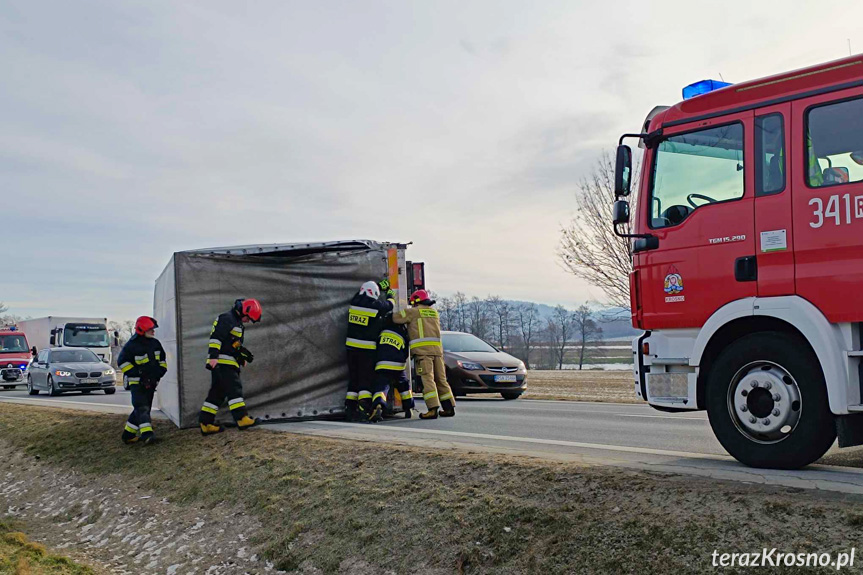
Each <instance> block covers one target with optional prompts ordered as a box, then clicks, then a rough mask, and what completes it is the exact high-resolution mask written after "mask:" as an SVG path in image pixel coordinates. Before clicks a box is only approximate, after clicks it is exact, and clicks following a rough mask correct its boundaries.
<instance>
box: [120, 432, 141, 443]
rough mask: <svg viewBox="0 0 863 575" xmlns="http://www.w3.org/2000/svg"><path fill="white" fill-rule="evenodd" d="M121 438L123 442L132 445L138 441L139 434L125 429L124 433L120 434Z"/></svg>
mask: <svg viewBox="0 0 863 575" xmlns="http://www.w3.org/2000/svg"><path fill="white" fill-rule="evenodd" d="M120 439H122V440H123V443H125V444H126V445H131V444H133V443H135V442H136V441H138V436H137V435H136V434H135V433H133V432H131V431H129V430H128V429H124V430H123V435H121V436H120Z"/></svg>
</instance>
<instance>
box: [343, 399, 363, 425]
mask: <svg viewBox="0 0 863 575" xmlns="http://www.w3.org/2000/svg"><path fill="white" fill-rule="evenodd" d="M345 420H346V421H351V422H353V421H359V420H360V414H359V413H358V412H357V402H356V401H348V402H347V403H346V405H345Z"/></svg>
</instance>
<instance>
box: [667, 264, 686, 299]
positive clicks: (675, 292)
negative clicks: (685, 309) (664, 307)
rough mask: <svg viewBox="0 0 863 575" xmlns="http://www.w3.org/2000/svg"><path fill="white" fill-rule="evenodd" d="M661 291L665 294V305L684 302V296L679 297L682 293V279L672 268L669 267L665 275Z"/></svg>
mask: <svg viewBox="0 0 863 575" xmlns="http://www.w3.org/2000/svg"><path fill="white" fill-rule="evenodd" d="M663 291H665V293H666V294H667V295H666V296H665V303H673V302H679V301H684V298H685V296H683V295H681V294H682V293H683V277H682V276H681V275H680V272H679V271H678V270H677V268H676V267H674V266H671V267H669V268H668V270H667V271H666V273H665V284H664V286H663Z"/></svg>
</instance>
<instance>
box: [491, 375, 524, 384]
mask: <svg viewBox="0 0 863 575" xmlns="http://www.w3.org/2000/svg"><path fill="white" fill-rule="evenodd" d="M516 381H518V378H516V377H515V376H514V375H496V376H494V382H495V383H515V382H516Z"/></svg>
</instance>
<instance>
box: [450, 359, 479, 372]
mask: <svg viewBox="0 0 863 575" xmlns="http://www.w3.org/2000/svg"><path fill="white" fill-rule="evenodd" d="M456 363H458V366H459V367H460V368H462V369H466V370H468V371H482V370H484V369H485V368H484V367H483V366H481V365H480V364H478V363H474V362H472V361H459V362H456Z"/></svg>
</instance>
